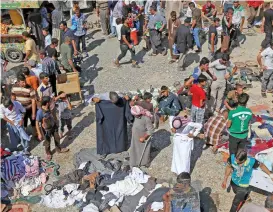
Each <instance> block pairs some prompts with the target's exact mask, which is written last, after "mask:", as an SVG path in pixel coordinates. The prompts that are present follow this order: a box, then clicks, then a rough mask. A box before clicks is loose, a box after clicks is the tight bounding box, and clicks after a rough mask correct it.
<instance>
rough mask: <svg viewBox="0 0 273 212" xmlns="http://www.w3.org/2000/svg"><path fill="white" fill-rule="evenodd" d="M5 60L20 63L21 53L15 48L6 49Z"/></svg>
mask: <svg viewBox="0 0 273 212" xmlns="http://www.w3.org/2000/svg"><path fill="white" fill-rule="evenodd" d="M5 56H6V59H7V60H8V61H9V62H11V63H20V62H21V61H22V60H23V56H24V55H23V52H22V51H21V50H19V49H17V48H8V49H7V50H6V54H5Z"/></svg>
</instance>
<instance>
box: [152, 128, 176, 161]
mask: <svg viewBox="0 0 273 212" xmlns="http://www.w3.org/2000/svg"><path fill="white" fill-rule="evenodd" d="M170 136H171V133H170V132H169V131H167V130H165V129H160V130H158V131H157V132H155V133H154V134H153V135H152V138H151V142H152V148H151V162H152V161H153V160H154V159H155V158H156V156H157V155H158V154H159V153H160V152H161V151H162V150H163V149H165V148H166V147H168V146H169V145H170V144H171V141H170Z"/></svg>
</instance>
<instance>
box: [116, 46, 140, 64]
mask: <svg viewBox="0 0 273 212" xmlns="http://www.w3.org/2000/svg"><path fill="white" fill-rule="evenodd" d="M128 50H129V51H130V52H131V58H132V60H134V61H135V56H136V52H135V49H134V48H132V49H130V48H129V46H127V45H126V44H120V51H121V53H120V55H119V56H118V61H120V60H121V59H122V58H124V57H125V56H126V54H127V51H128Z"/></svg>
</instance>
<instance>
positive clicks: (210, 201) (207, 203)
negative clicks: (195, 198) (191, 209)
mask: <svg viewBox="0 0 273 212" xmlns="http://www.w3.org/2000/svg"><path fill="white" fill-rule="evenodd" d="M211 191H212V190H211V188H210V187H206V188H204V189H203V190H202V191H201V192H200V193H199V194H200V203H201V211H202V212H217V205H219V195H218V194H212V193H211Z"/></svg>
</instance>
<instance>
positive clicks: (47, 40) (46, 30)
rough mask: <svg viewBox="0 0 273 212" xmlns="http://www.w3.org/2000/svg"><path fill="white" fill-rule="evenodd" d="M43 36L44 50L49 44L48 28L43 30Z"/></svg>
mask: <svg viewBox="0 0 273 212" xmlns="http://www.w3.org/2000/svg"><path fill="white" fill-rule="evenodd" d="M43 35H44V36H45V48H46V47H47V46H49V45H50V44H51V35H50V34H49V31H48V28H44V29H43Z"/></svg>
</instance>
